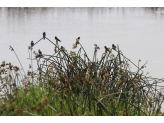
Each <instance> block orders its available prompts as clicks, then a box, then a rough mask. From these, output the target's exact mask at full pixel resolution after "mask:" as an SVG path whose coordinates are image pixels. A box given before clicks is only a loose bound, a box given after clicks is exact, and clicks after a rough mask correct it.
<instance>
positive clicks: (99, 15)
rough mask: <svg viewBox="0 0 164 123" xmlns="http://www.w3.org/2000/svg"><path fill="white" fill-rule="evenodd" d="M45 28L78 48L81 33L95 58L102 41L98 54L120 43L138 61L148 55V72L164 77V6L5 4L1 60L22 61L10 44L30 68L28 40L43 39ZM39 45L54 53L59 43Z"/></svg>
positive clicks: (0, 17)
mask: <svg viewBox="0 0 164 123" xmlns="http://www.w3.org/2000/svg"><path fill="white" fill-rule="evenodd" d="M44 31H45V32H46V34H47V37H48V38H49V39H51V40H52V41H55V39H54V37H55V36H57V37H58V38H59V39H60V40H61V41H62V42H61V43H60V45H61V46H64V47H65V48H66V50H67V51H70V50H72V51H75V50H73V49H72V44H73V43H75V40H76V38H77V37H81V40H80V42H81V44H82V45H83V46H84V48H85V50H86V52H87V53H88V55H89V57H90V59H92V56H93V51H94V44H98V46H99V47H100V50H99V51H98V58H99V59H100V56H101V54H102V53H103V52H104V46H107V47H111V46H112V44H115V45H117V44H118V45H119V47H120V50H121V51H122V52H123V54H124V55H125V56H126V57H128V58H129V59H131V60H132V61H133V62H134V63H135V64H138V60H139V59H141V63H140V64H141V65H142V64H144V63H145V62H146V61H149V63H148V65H147V66H146V68H145V69H144V73H145V74H146V72H149V73H150V74H149V76H152V77H155V78H163V77H164V69H163V68H164V56H163V53H164V48H163V41H164V34H163V32H164V8H0V34H1V39H0V44H1V45H0V56H1V57H0V62H1V61H3V60H5V61H7V62H11V63H13V64H14V65H19V63H18V61H17V59H16V56H15V55H14V53H13V52H11V51H10V50H9V45H11V46H12V47H13V48H14V49H15V51H16V53H17V55H18V57H19V59H20V61H21V63H22V65H23V66H24V69H25V71H26V72H27V70H28V69H29V68H28V67H29V64H30V60H28V59H27V58H28V56H29V54H28V46H29V45H30V42H31V40H33V41H34V42H36V41H38V40H39V39H40V38H41V37H42V33H43V32H44ZM38 49H41V51H42V52H43V54H53V53H54V46H52V45H51V43H50V42H48V41H46V40H43V41H42V42H40V43H39V44H37V45H36V46H35V47H34V50H35V51H37V50H38ZM35 63H36V62H34V64H35Z"/></svg>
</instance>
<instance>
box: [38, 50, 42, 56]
mask: <svg viewBox="0 0 164 123" xmlns="http://www.w3.org/2000/svg"><path fill="white" fill-rule="evenodd" d="M38 53H39V56H40V57H41V56H42V52H41V51H40V49H39V50H38Z"/></svg>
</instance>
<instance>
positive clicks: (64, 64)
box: [0, 38, 163, 116]
mask: <svg viewBox="0 0 164 123" xmlns="http://www.w3.org/2000/svg"><path fill="white" fill-rule="evenodd" d="M42 39H43V38H41V39H40V40H39V41H38V42H40V41H42ZM46 40H47V41H50V42H51V43H52V45H54V47H55V49H54V53H53V55H46V54H43V57H39V56H38V54H37V53H36V52H34V55H33V47H35V45H36V44H37V43H38V42H36V43H35V45H34V46H33V47H29V57H30V58H29V59H30V60H31V65H30V66H29V68H30V69H29V71H28V73H27V74H26V73H25V72H24V75H23V74H22V73H21V70H20V68H19V67H18V66H13V65H12V64H11V63H6V62H5V61H3V62H2V64H1V65H0V74H1V76H0V81H1V84H0V96H1V97H0V115H3V116H22V115H25V116H152V115H157V116H158V115H163V114H162V112H161V104H162V102H163V94H162V90H163V89H162V86H159V83H162V82H163V79H157V78H151V77H147V76H146V75H144V74H143V69H144V67H145V65H146V64H144V65H142V66H141V67H139V64H138V66H137V65H135V64H134V63H133V62H132V61H130V60H129V59H128V58H127V57H125V56H124V55H123V53H122V52H121V51H120V50H119V46H117V47H115V46H112V48H107V49H106V50H105V52H104V53H103V54H102V56H101V59H100V60H97V52H98V50H99V49H100V48H99V47H98V46H97V44H95V49H93V54H94V55H93V59H92V61H91V60H90V59H89V57H88V56H87V53H86V52H85V50H84V48H83V46H82V45H81V44H80V42H79V41H76V42H75V44H73V49H75V48H77V47H79V50H78V51H77V52H74V51H70V53H69V52H68V51H66V49H65V48H64V47H63V46H61V47H60V46H59V42H58V41H56V43H54V42H52V41H51V40H50V39H48V38H46ZM10 49H11V51H13V52H14V53H15V55H16V52H15V50H14V49H13V48H12V47H11V46H10ZM16 56H17V55H16ZM33 57H34V58H33ZM17 58H18V57H17ZM33 59H36V60H37V66H38V69H37V70H33ZM18 60H19V58H18ZM19 62H20V61H19ZM138 63H140V61H139V62H138ZM20 65H21V62H20ZM130 65H132V66H133V67H136V68H137V71H135V72H132V71H131V70H130ZM21 67H22V65H21Z"/></svg>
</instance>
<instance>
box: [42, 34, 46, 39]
mask: <svg viewBox="0 0 164 123" xmlns="http://www.w3.org/2000/svg"><path fill="white" fill-rule="evenodd" d="M43 38H44V40H45V38H46V33H45V32H43Z"/></svg>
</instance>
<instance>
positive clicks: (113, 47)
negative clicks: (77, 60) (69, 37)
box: [31, 32, 116, 57]
mask: <svg viewBox="0 0 164 123" xmlns="http://www.w3.org/2000/svg"><path fill="white" fill-rule="evenodd" d="M45 38H46V32H43V39H44V40H45ZM55 40H56V41H59V42H61V40H59V39H58V38H57V36H55ZM79 40H80V37H78V38H77V39H76V41H78V42H79ZM33 46H34V42H33V41H31V47H33ZM104 48H105V51H109V49H108V48H107V47H106V46H104ZM112 49H114V50H116V46H115V45H114V44H112ZM38 53H39V57H41V56H42V52H41V51H40V49H39V50H38Z"/></svg>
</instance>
